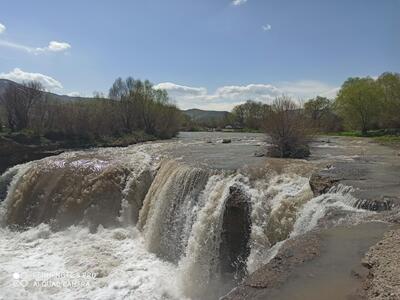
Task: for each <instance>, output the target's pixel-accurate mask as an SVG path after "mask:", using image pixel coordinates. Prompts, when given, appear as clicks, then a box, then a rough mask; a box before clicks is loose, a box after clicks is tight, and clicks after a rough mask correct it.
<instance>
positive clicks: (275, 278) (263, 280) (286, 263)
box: [221, 233, 320, 300]
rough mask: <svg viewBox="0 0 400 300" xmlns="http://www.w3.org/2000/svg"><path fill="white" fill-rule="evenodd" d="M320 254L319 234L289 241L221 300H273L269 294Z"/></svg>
mask: <svg viewBox="0 0 400 300" xmlns="http://www.w3.org/2000/svg"><path fill="white" fill-rule="evenodd" d="M319 253H320V237H319V235H318V234H315V233H314V234H306V235H303V236H301V237H299V238H295V239H292V240H288V241H287V242H286V243H285V244H284V245H283V246H282V248H281V249H280V250H279V252H278V254H277V255H276V256H275V257H274V258H273V259H272V260H271V261H270V262H269V263H267V264H266V265H264V266H262V267H261V268H259V269H258V270H257V271H255V272H254V273H253V274H251V275H250V276H249V277H248V278H246V279H245V280H244V282H242V283H241V284H240V285H239V286H237V287H236V288H235V289H233V290H232V291H231V292H230V293H229V294H228V295H226V296H224V297H222V298H221V299H223V300H239V299H240V300H242V299H273V298H270V297H271V296H272V295H270V294H269V293H270V292H273V290H274V289H276V288H279V287H280V286H281V285H282V284H283V283H285V282H286V280H287V279H288V277H289V276H290V275H291V273H292V272H293V270H294V269H295V268H296V267H297V266H299V265H301V264H303V263H304V262H306V261H310V260H312V259H313V258H315V257H317V256H318V255H319Z"/></svg>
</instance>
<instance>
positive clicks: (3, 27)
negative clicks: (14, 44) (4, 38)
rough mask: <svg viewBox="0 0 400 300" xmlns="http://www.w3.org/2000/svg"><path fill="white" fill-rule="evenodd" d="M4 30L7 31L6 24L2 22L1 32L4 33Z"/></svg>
mask: <svg viewBox="0 0 400 300" xmlns="http://www.w3.org/2000/svg"><path fill="white" fill-rule="evenodd" d="M4 31H6V26H4V25H3V24H1V23H0V34H2V33H3V32H4Z"/></svg>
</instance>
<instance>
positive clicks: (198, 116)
mask: <svg viewBox="0 0 400 300" xmlns="http://www.w3.org/2000/svg"><path fill="white" fill-rule="evenodd" d="M9 85H15V86H19V87H20V88H25V87H24V86H23V85H22V84H19V83H17V82H14V81H11V80H8V79H0V96H1V95H2V94H3V93H4V92H5V90H6V88H7V87H8V86H9ZM45 94H46V95H47V96H48V97H51V99H53V100H58V101H65V102H66V101H77V100H90V99H92V98H85V97H72V96H67V95H58V94H54V93H50V92H45ZM182 112H183V113H184V114H186V115H188V116H189V117H190V118H191V119H192V120H193V121H197V122H206V121H210V120H221V119H223V118H225V117H226V116H227V115H228V112H227V111H216V110H201V109H196V108H193V109H188V110H182Z"/></svg>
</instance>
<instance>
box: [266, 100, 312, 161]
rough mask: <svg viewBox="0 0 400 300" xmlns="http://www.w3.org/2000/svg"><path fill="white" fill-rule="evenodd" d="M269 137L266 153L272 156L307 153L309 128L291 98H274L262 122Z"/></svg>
mask: <svg viewBox="0 0 400 300" xmlns="http://www.w3.org/2000/svg"><path fill="white" fill-rule="evenodd" d="M264 128H265V132H266V133H267V134H268V135H269V136H270V138H271V143H272V145H271V147H270V148H269V151H268V154H269V155H270V156H274V157H291V158H301V157H306V156H308V155H309V149H308V145H307V144H308V135H309V129H308V126H307V121H306V119H305V118H304V113H303V110H302V109H300V106H299V105H298V104H296V102H294V101H293V100H292V99H291V98H289V97H286V96H282V97H278V98H276V99H275V100H274V102H273V103H272V105H271V107H270V111H269V113H268V115H267V119H266V121H265V123H264Z"/></svg>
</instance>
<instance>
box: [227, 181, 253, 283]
mask: <svg viewBox="0 0 400 300" xmlns="http://www.w3.org/2000/svg"><path fill="white" fill-rule="evenodd" d="M250 213H251V204H250V199H249V197H248V196H247V195H246V194H245V193H243V191H242V190H241V189H240V188H238V187H236V186H231V187H230V195H229V198H228V200H227V202H226V208H225V212H224V217H223V225H222V234H221V247H220V261H221V271H222V272H223V273H235V274H238V275H239V276H240V275H243V274H244V272H245V268H246V259H247V257H248V256H249V253H250V248H249V239H250V233H251V219H250Z"/></svg>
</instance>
